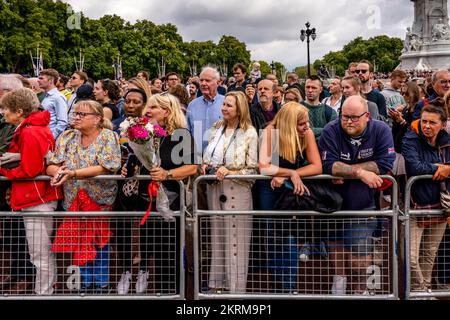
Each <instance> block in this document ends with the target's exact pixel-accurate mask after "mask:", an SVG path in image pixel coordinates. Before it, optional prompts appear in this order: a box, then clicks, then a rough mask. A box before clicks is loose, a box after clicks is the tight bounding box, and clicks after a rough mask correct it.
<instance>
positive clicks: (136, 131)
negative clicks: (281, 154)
mask: <svg viewBox="0 0 450 320" xmlns="http://www.w3.org/2000/svg"><path fill="white" fill-rule="evenodd" d="M119 128H120V136H121V137H124V138H128V140H129V143H128V145H129V146H130V147H131V149H133V152H134V154H135V155H136V157H137V158H138V159H139V161H140V162H141V163H142V164H143V165H144V167H146V168H147V170H151V169H152V167H155V166H158V165H159V162H160V160H159V145H160V143H161V138H162V137H165V136H166V135H167V133H166V131H165V130H164V129H163V128H162V127H161V126H160V125H158V124H152V123H150V122H149V119H148V118H147V117H145V116H143V117H135V118H133V117H128V118H126V119H125V121H123V122H122V123H121V124H120V126H119Z"/></svg>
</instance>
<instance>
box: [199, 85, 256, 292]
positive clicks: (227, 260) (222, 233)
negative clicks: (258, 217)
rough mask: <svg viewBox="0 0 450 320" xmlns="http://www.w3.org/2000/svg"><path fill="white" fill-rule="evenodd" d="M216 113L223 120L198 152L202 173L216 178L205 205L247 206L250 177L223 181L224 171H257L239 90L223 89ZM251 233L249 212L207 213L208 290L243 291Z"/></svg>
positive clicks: (216, 207)
mask: <svg viewBox="0 0 450 320" xmlns="http://www.w3.org/2000/svg"><path fill="white" fill-rule="evenodd" d="M222 115H223V119H222V120H220V121H218V122H217V123H215V124H214V125H213V127H212V131H211V135H210V139H209V144H208V146H207V148H206V150H205V153H204V157H203V167H202V169H203V174H214V175H215V176H216V177H217V180H218V181H211V182H212V183H210V184H208V186H207V198H208V209H209V210H217V211H221V210H227V211H242V210H252V208H253V203H252V192H251V186H252V183H253V182H252V181H248V180H245V181H244V180H224V178H225V176H227V175H249V174H256V173H257V167H258V151H257V149H258V135H257V133H256V129H255V128H254V127H253V126H252V125H251V120H250V111H249V106H248V103H247V99H246V97H245V94H244V93H242V92H240V91H233V92H229V93H228V94H227V95H226V96H225V100H224V102H223V105H222ZM251 234H252V219H251V216H243V215H236V216H235V215H226V216H220V215H218V216H213V217H212V218H211V255H212V256H211V265H210V270H209V287H210V289H212V290H229V291H230V292H231V293H236V292H245V290H246V283H247V270H248V260H249V249H250V241H251Z"/></svg>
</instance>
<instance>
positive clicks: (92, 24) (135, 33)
mask: <svg viewBox="0 0 450 320" xmlns="http://www.w3.org/2000/svg"><path fill="white" fill-rule="evenodd" d="M73 14H74V13H73V11H72V9H71V7H70V5H68V4H66V3H63V2H61V1H59V0H58V1H52V0H3V1H0V72H15V73H23V74H25V73H30V74H31V73H32V63H31V58H30V53H32V54H33V55H36V50H37V48H39V49H40V50H42V52H43V57H44V67H46V68H47V67H52V68H55V69H57V70H58V71H59V72H62V73H65V74H69V73H71V72H72V71H73V70H75V68H76V67H75V59H76V60H78V59H79V54H80V50H81V52H82V53H83V54H84V59H85V64H84V69H85V70H86V71H87V72H88V74H89V76H91V77H93V78H106V77H113V75H114V69H113V63H114V61H115V59H116V58H117V57H118V55H120V58H121V59H122V65H123V72H124V76H125V77H127V78H128V77H131V76H134V75H136V74H137V72H138V71H139V70H142V69H144V70H148V71H149V72H150V74H151V76H152V77H154V76H157V75H158V74H159V73H160V72H161V70H162V68H161V67H162V66H163V65H165V71H166V73H167V72H169V71H176V72H178V73H180V74H184V75H188V74H191V70H192V66H193V65H195V66H197V68H198V72H199V71H200V68H201V67H202V66H205V65H207V64H211V65H216V66H221V67H223V66H224V65H225V66H226V67H227V68H228V73H231V70H232V67H233V65H234V64H235V63H237V62H240V63H243V64H245V65H249V64H250V52H249V51H248V50H247V47H246V44H245V43H243V42H241V41H239V40H238V39H237V38H235V37H232V36H227V35H223V36H222V37H221V39H220V40H219V42H218V43H217V44H216V43H214V42H213V41H203V42H198V41H191V42H183V38H182V37H181V35H180V34H179V33H178V29H177V27H176V26H175V25H173V24H170V23H169V24H162V25H156V24H154V23H153V22H151V21H149V20H138V21H136V22H135V23H134V24H131V23H130V22H127V21H125V20H124V19H122V18H121V17H120V16H117V15H105V16H103V17H101V18H100V19H90V18H87V17H85V16H84V15H83V14H81V24H80V27H81V28H80V29H70V28H69V27H68V25H67V21H68V19H69V18H70V17H73ZM222 69H223V68H222Z"/></svg>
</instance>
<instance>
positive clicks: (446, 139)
mask: <svg viewBox="0 0 450 320" xmlns="http://www.w3.org/2000/svg"><path fill="white" fill-rule="evenodd" d="M412 128H413V129H412V130H408V132H407V133H406V135H405V136H404V138H403V146H402V155H403V156H404V157H405V165H406V174H407V176H408V177H411V176H420V175H426V174H432V175H433V174H434V173H435V172H436V170H437V166H436V164H435V163H446V164H450V150H449V147H450V136H449V135H448V133H447V132H446V131H445V130H441V132H439V134H438V137H437V139H436V146H432V145H431V144H430V143H429V142H428V140H427V139H426V138H425V136H424V135H423V133H422V130H421V128H420V122H419V121H416V122H415V123H413V125H412ZM441 153H442V154H443V156H444V159H442V157H441V155H440V154H441ZM439 186H440V183H439V182H438V181H431V180H419V181H417V182H416V183H414V184H413V187H412V190H411V197H412V200H413V202H414V203H416V204H418V205H420V206H424V205H435V204H438V203H440V187H439Z"/></svg>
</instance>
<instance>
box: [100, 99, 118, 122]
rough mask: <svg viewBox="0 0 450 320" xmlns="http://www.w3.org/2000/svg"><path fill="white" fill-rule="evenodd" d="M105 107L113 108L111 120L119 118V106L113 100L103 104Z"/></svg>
mask: <svg viewBox="0 0 450 320" xmlns="http://www.w3.org/2000/svg"><path fill="white" fill-rule="evenodd" d="M103 108H108V109H111V112H112V119H111V121H112V120H116V119H117V118H119V108H118V107H117V106H116V105H115V104H114V103H112V102H109V103H105V104H104V105H103Z"/></svg>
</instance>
